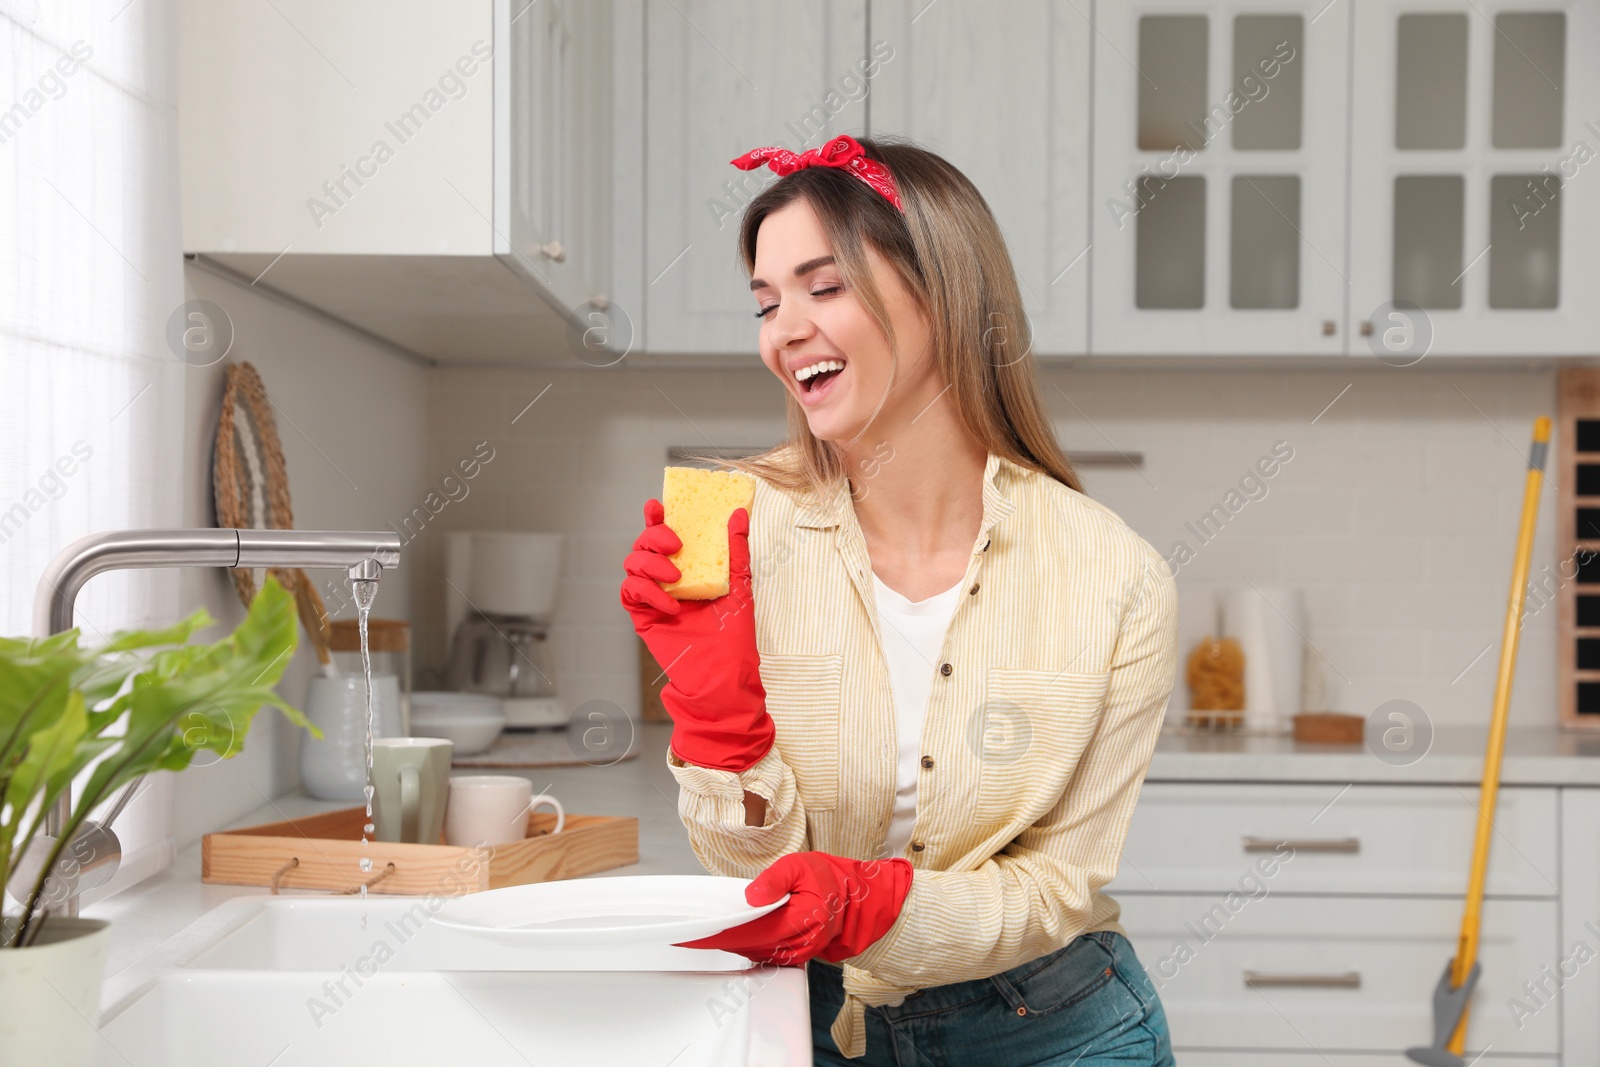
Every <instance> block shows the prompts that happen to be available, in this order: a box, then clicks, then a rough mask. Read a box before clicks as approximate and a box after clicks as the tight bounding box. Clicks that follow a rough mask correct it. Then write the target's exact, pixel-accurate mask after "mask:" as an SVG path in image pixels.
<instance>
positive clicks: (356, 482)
mask: <svg viewBox="0 0 1600 1067" xmlns="http://www.w3.org/2000/svg"><path fill="white" fill-rule="evenodd" d="M184 280H185V289H186V290H187V292H186V298H187V299H190V300H196V299H204V300H210V301H212V302H214V303H216V304H217V305H219V306H220V307H222V308H223V310H224V311H226V312H227V314H228V317H229V318H230V319H231V320H232V322H233V328H234V336H235V339H234V343H233V347H232V349H231V350H230V351H229V353H228V355H227V357H226V359H225V360H223V362H221V363H218V364H216V365H214V366H211V367H205V368H190V369H189V370H188V371H187V375H188V378H187V382H186V388H185V393H186V397H187V402H186V407H187V410H186V414H185V427H184V433H185V446H184V457H185V467H184V470H183V471H182V478H183V488H184V501H185V503H184V523H185V525H188V526H212V525H215V523H216V514H215V509H214V506H213V503H212V500H213V498H212V492H211V462H212V439H213V437H214V435H215V433H216V426H217V415H218V412H219V411H220V409H221V403H222V377H223V371H224V370H225V368H226V366H227V364H229V363H236V362H243V361H248V362H250V363H252V364H254V365H255V368H256V370H257V371H258V372H259V373H260V374H261V378H262V381H263V382H264V383H265V385H266V390H267V396H268V397H269V398H270V399H271V401H272V403H273V406H274V408H275V412H274V414H275V417H276V420H277V427H278V437H279V439H280V441H281V442H282V444H283V453H284V458H285V462H286V464H287V467H288V473H289V489H290V495H291V499H292V502H293V505H294V517H295V526H296V527H297V528H299V529H303V530H310V529H334V530H365V529H372V530H383V529H386V528H387V525H386V524H387V522H388V520H389V519H390V518H391V517H393V516H397V515H400V514H403V513H405V512H406V511H408V510H410V508H411V506H412V505H413V504H414V503H415V501H416V499H417V498H418V496H419V495H420V488H421V485H422V482H423V467H424V464H423V460H424V458H425V456H426V445H425V442H424V439H423V437H424V435H423V427H424V426H425V425H426V394H427V385H428V372H427V369H426V368H425V367H424V366H423V365H421V364H419V363H418V362H416V361H414V360H413V359H411V358H409V357H406V356H404V355H401V354H399V353H398V352H397V351H396V350H395V349H393V348H391V347H389V346H387V345H384V344H382V343H380V342H377V341H374V340H371V339H369V338H367V337H365V336H364V335H361V334H358V333H356V332H355V331H353V330H350V329H349V328H347V327H344V326H341V325H339V324H337V323H334V322H333V321H331V320H329V319H327V318H324V317H323V316H321V315H318V314H315V313H313V312H309V311H306V310H304V309H302V308H299V307H296V306H294V305H291V304H286V303H284V302H282V301H279V300H277V299H275V298H272V297H271V296H269V295H266V294H264V293H262V292H261V291H260V290H257V289H253V288H251V287H250V286H248V285H247V284H242V283H240V282H236V281H233V280H229V279H225V278H221V277H218V276H217V275H215V274H212V273H209V272H207V271H206V270H204V269H201V268H198V267H195V266H193V265H190V266H188V267H186V268H185V271H184ZM414 575H415V568H414V566H413V565H412V560H411V559H410V558H409V556H408V555H407V554H406V553H402V554H401V563H400V567H399V569H398V570H397V571H395V572H393V573H392V574H390V575H386V576H385V578H384V580H383V583H382V586H381V587H380V589H379V591H378V599H377V602H376V604H375V605H374V607H373V613H374V614H375V615H379V616H383V617H390V618H393V617H399V618H409V617H410V616H411V612H410V602H411V590H412V589H413V588H414V585H415V579H414ZM311 576H312V578H313V579H314V580H315V581H316V584H317V587H318V590H319V591H320V592H322V593H323V597H324V600H326V601H328V607H329V609H330V611H333V613H334V614H335V616H341V615H345V616H347V615H350V614H352V612H351V611H349V610H346V611H342V612H341V611H335V610H334V608H335V607H336V603H335V601H334V600H333V596H332V594H331V593H330V592H329V591H328V587H327V586H326V584H325V583H326V582H327V581H330V580H331V581H334V582H336V583H339V584H340V585H342V583H343V581H344V575H343V574H342V573H338V572H333V571H321V572H311ZM180 596H181V603H182V605H183V610H184V611H185V612H189V611H193V610H194V609H195V608H197V607H201V606H204V607H205V608H207V609H208V610H209V611H210V612H211V614H212V615H214V616H215V617H216V618H217V619H218V620H219V625H218V626H217V627H214V628H213V629H212V630H210V631H208V632H206V633H205V634H202V635H200V637H201V638H204V639H210V640H215V639H216V638H217V637H220V636H221V635H222V634H224V633H226V632H227V629H229V628H231V627H233V626H234V625H237V623H238V622H239V620H240V619H242V618H243V617H244V607H243V605H241V604H240V602H239V598H238V595H237V594H236V593H235V592H234V588H233V583H232V581H231V580H230V579H229V577H228V573H227V571H224V570H189V571H185V572H184V573H183V578H182V584H181V593H180ZM300 641H301V644H300V647H299V649H297V650H296V652H295V656H294V661H293V662H292V663H291V665H290V667H289V669H288V671H287V673H286V674H285V675H284V680H283V682H282V684H281V686H280V692H282V694H283V695H284V697H285V698H286V699H287V700H288V701H289V702H290V703H291V704H294V705H296V706H301V707H303V706H304V700H305V692H306V681H307V679H308V678H309V677H310V674H311V672H312V670H313V669H314V667H315V663H316V657H315V655H314V654H313V653H312V651H311V649H310V646H309V644H308V643H307V642H306V639H305V633H304V631H303V630H302V631H301V634H300ZM299 735H300V731H299V730H298V729H296V728H293V727H291V726H289V725H288V724H287V723H286V722H285V721H284V720H283V719H282V718H281V716H279V715H278V713H277V712H275V711H273V710H272V709H267V708H264V709H262V711H261V712H260V713H259V714H258V715H257V717H256V720H255V723H254V726H253V728H252V729H251V732H250V734H249V735H248V737H247V739H246V742H245V747H244V751H243V752H241V753H240V754H239V755H237V756H236V757H234V758H233V759H231V760H227V761H218V762H216V763H214V764H211V765H208V766H197V767H193V768H191V769H190V770H188V771H185V772H184V773H182V774H181V775H179V776H178V781H177V783H176V787H175V796H174V803H173V807H174V829H173V837H174V840H175V841H176V843H177V845H178V847H179V848H182V847H184V846H185V845H188V844H191V843H193V842H194V841H197V840H198V839H199V838H200V836H201V835H202V834H204V833H207V832H209V831H211V830H213V829H216V828H217V827H219V826H222V825H225V824H226V823H229V822H232V821H234V820H236V819H238V818H239V817H240V816H242V815H244V814H245V813H247V812H249V811H251V810H253V809H255V808H258V807H261V806H262V805H263V804H265V803H267V800H268V798H271V797H276V796H278V795H280V794H282V793H284V792H286V791H288V790H291V789H293V788H294V787H295V786H296V785H297V784H298V783H299V769H298V752H299V748H298V746H299Z"/></svg>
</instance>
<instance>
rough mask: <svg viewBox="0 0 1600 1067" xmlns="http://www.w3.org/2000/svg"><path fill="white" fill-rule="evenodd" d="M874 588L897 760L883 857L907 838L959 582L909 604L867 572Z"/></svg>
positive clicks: (893, 852)
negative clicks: (926, 727)
mask: <svg viewBox="0 0 1600 1067" xmlns="http://www.w3.org/2000/svg"><path fill="white" fill-rule="evenodd" d="M872 585H873V588H874V589H875V590H876V593H877V605H878V630H879V633H880V634H881V635H882V639H883V658H884V659H885V660H886V661H887V662H888V665H889V691H890V693H891V694H892V695H893V696H894V714H895V736H896V737H897V738H898V740H899V760H898V762H897V765H896V769H895V795H894V813H893V815H891V816H890V818H889V831H888V833H887V834H886V835H885V842H886V843H887V846H888V849H887V852H886V853H885V854H886V855H888V856H898V855H900V854H901V853H903V852H904V851H905V848H906V846H907V845H908V844H910V843H911V827H912V824H914V823H915V822H916V819H917V778H918V776H919V775H920V774H921V773H922V756H923V752H922V724H923V720H924V719H926V718H927V714H928V698H929V697H930V696H932V694H933V677H934V673H935V671H936V670H937V669H938V663H939V652H940V650H941V649H942V648H943V647H944V635H945V631H946V630H948V629H949V628H950V618H951V616H952V615H954V614H955V610H956V601H957V600H958V599H960V594H961V583H959V582H957V583H956V584H955V585H954V586H952V587H951V588H949V589H947V590H945V591H944V592H942V593H939V594H938V595H937V596H931V597H929V598H928V599H927V600H919V601H917V602H916V603H912V602H911V601H909V600H907V599H906V598H905V597H903V596H901V595H900V594H899V593H897V592H895V591H894V590H893V589H890V588H889V587H888V586H886V585H884V584H883V581H882V579H880V578H879V577H878V576H877V574H873V576H872Z"/></svg>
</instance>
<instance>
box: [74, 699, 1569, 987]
mask: <svg viewBox="0 0 1600 1067" xmlns="http://www.w3.org/2000/svg"><path fill="white" fill-rule="evenodd" d="M639 731H640V737H639V747H640V753H639V755H638V756H637V757H635V758H633V759H629V760H624V761H622V762H620V763H616V764H612V765H610V766H604V767H591V766H583V765H579V766H572V767H549V768H539V769H534V770H527V771H521V772H516V773H520V774H522V775H523V776H524V777H527V778H529V779H531V780H532V782H533V784H534V788H535V789H537V790H545V791H549V792H551V793H554V794H555V795H556V796H557V797H559V798H560V800H561V802H562V803H563V804H564V805H565V806H566V809H567V811H569V812H575V813H582V814H596V815H632V816H636V817H638V819H639V862H638V863H636V864H630V865H629V866H626V867H617V868H615V869H613V870H609V871H601V872H598V873H596V874H594V875H589V876H587V877H594V878H604V877H608V876H617V875H638V874H703V873H704V868H702V867H701V866H700V861H699V860H697V859H696V858H695V855H694V853H693V851H692V850H691V849H690V848H689V840H688V836H687V835H686V834H685V832H684V829H683V824H682V822H681V821H680V820H679V818H678V811H677V795H678V787H677V782H676V781H675V780H674V779H673V777H672V774H671V772H670V771H669V770H668V769H667V766H666V762H665V758H664V756H665V751H666V745H667V739H668V738H669V737H670V736H671V728H670V726H668V725H667V724H662V723H642V724H640V726H639ZM1485 733H1486V731H1485V729H1482V728H1468V727H1448V728H1441V729H1439V730H1438V731H1437V732H1436V733H1435V736H1434V738H1433V742H1432V744H1431V746H1430V748H1429V749H1428V751H1427V754H1426V755H1424V756H1423V757H1422V758H1421V759H1419V760H1417V761H1415V762H1414V763H1411V764H1409V765H1407V766H1393V765H1390V764H1388V763H1385V762H1383V761H1382V760H1380V759H1379V758H1378V757H1377V756H1376V755H1374V754H1373V753H1372V752H1370V751H1368V750H1367V748H1366V747H1364V746H1360V745H1355V746H1347V745H1337V746H1329V745H1297V744H1296V743H1295V742H1294V741H1293V740H1292V739H1291V738H1290V737H1288V736H1267V735H1260V734H1231V735H1230V734H1196V733H1190V732H1187V731H1182V730H1174V729H1169V730H1168V731H1166V732H1165V733H1163V735H1162V737H1161V740H1160V741H1159V742H1158V744H1157V747H1156V753H1155V756H1154V758H1153V760H1152V761H1151V765H1150V773H1149V775H1148V778H1147V780H1149V781H1152V782H1162V781H1166V782H1336V783H1348V782H1374V783H1385V784H1420V783H1455V784H1461V785H1468V784H1476V783H1477V782H1478V780H1479V778H1480V776H1481V773H1482V769H1483V749H1484V741H1485ZM457 773H460V774H471V773H481V772H476V771H473V770H467V769H461V770H458V771H457ZM507 773H510V772H507ZM1501 781H1502V782H1503V783H1504V784H1506V785H1544V786H1600V734H1595V735H1580V734H1571V733H1563V732H1561V731H1559V730H1557V729H1554V728H1538V727H1521V728H1514V729H1512V730H1511V731H1509V733H1508V734H1507V739H1506V755H1505V760H1504V767H1503V774H1502V776H1501ZM348 806H349V802H348V801H322V800H315V799H313V798H311V797H309V796H307V795H305V794H304V793H293V794H289V795H287V796H284V797H280V798H279V799H278V800H276V801H275V802H273V803H270V804H267V805H264V806H263V807H261V808H258V809H256V810H255V811H253V812H251V813H250V814H249V815H246V816H245V817H244V818H242V819H240V820H239V821H238V822H237V823H236V824H234V825H235V826H254V825H259V824H261V823H268V822H276V821H279V820H282V819H288V818H293V817H297V816H300V815H305V814H309V813H313V812H319V811H328V810H332V809H335V808H341V807H348ZM266 892H267V890H266V889H264V888H259V887H252V886H229V885H204V884H202V883H201V881H200V846H199V844H195V845H192V846H190V847H189V848H186V849H184V850H182V851H181V852H179V853H178V857H177V860H176V861H175V862H174V863H173V865H172V866H171V867H169V868H167V869H166V870H164V871H162V872H161V873H160V874H157V875H155V876H153V877H152V878H150V879H148V880H146V881H145V882H143V883H141V884H140V885H138V886H135V887H134V888H133V889H130V890H128V891H127V892H124V893H120V894H118V895H117V896H115V897H112V898H110V899H109V900H104V901H99V902H97V903H95V904H93V905H91V906H89V907H86V908H85V909H84V911H83V914H84V915H86V916H90V917H94V918H102V919H110V920H112V936H111V943H110V946H109V950H108V956H107V961H106V974H107V976H108V977H109V976H113V975H116V974H117V973H119V972H120V971H122V970H123V969H124V968H126V967H128V966H129V965H131V964H133V963H135V962H136V961H138V960H139V959H140V958H142V957H143V956H144V955H145V954H146V953H148V952H150V951H151V950H153V949H155V948H156V947H157V946H159V945H161V944H162V943H163V942H165V941H166V940H167V939H168V938H170V937H172V936H173V935H174V934H176V933H178V932H179V931H180V930H182V929H183V928H184V927H185V926H187V925H189V924H190V923H191V922H193V921H194V920H195V919H196V918H198V917H199V916H200V915H202V914H204V913H205V912H207V911H209V910H211V909H212V908H214V907H216V906H217V905H219V904H221V903H222V902H223V901H226V900H230V899H232V898H234V897H238V896H246V895H250V894H265V893H266ZM294 892H296V891H294V890H285V893H286V894H290V893H294ZM301 892H304V891H301Z"/></svg>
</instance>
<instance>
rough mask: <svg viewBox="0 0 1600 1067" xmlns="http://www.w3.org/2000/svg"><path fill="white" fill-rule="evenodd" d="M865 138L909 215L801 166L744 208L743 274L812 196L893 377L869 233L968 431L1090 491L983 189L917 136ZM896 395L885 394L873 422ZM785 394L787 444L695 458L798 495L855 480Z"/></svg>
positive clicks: (835, 175)
mask: <svg viewBox="0 0 1600 1067" xmlns="http://www.w3.org/2000/svg"><path fill="white" fill-rule="evenodd" d="M857 140H859V141H860V142H861V146H862V147H863V148H864V149H865V150H866V155H867V158H869V159H874V160H878V161H879V162H881V163H883V164H884V165H886V166H887V167H888V168H889V171H890V173H892V174H893V175H894V180H895V184H896V186H897V187H898V189H899V192H900V202H901V203H902V204H904V205H905V214H904V215H903V216H902V215H901V213H900V212H899V211H897V210H896V209H895V207H894V205H893V204H891V203H889V202H888V201H887V200H886V199H884V197H883V196H881V195H880V194H879V193H877V192H875V191H874V190H873V189H872V188H871V187H869V186H868V185H867V184H866V183H865V182H863V181H861V180H860V179H859V178H856V177H854V176H852V175H850V174H847V173H845V172H844V171H842V170H840V169H838V168H835V167H823V166H814V167H807V168H805V169H803V170H798V171H795V172H794V173H792V174H789V175H786V176H785V177H782V178H780V179H778V180H777V181H776V182H773V183H772V184H771V185H769V186H768V187H767V188H765V189H763V190H762V191H761V192H760V193H759V194H758V195H757V196H756V197H755V199H753V200H752V201H750V204H749V206H748V207H746V208H745V213H744V218H743V221H742V222H741V224H740V227H739V255H740V258H741V259H742V261H743V265H744V269H745V274H746V275H747V276H748V275H751V274H753V272H754V271H755V259H756V235H757V232H758V231H759V230H760V228H761V223H762V221H763V220H764V219H765V218H766V217H767V216H768V215H769V214H771V213H772V212H774V211H776V210H778V209H779V208H781V207H784V206H786V205H788V204H790V203H792V202H793V201H795V200H797V199H801V198H804V199H805V200H806V201H807V202H808V203H809V204H810V205H811V207H812V209H813V210H814V211H815V212H816V214H817V217H818V218H819V219H820V220H821V222H822V227H823V230H824V231H825V232H826V234H827V236H828V243H829V244H830V245H831V246H832V252H833V255H834V258H835V261H836V263H837V265H838V267H839V272H840V274H841V275H842V276H843V278H844V282H845V286H846V287H847V288H848V289H850V290H853V291H854V292H856V293H859V294H860V295H861V300H862V303H864V304H865V305H866V307H867V310H868V312H869V313H870V314H871V315H872V317H873V319H874V320H875V321H876V322H877V323H878V326H879V328H880V329H881V330H882V331H883V333H884V336H885V337H886V338H887V339H888V341H889V350H890V354H891V359H892V361H893V363H892V365H891V371H890V380H891V382H892V381H893V378H894V373H895V368H896V367H897V366H898V359H899V351H898V348H897V347H896V343H895V337H894V329H893V327H892V326H891V325H890V323H889V316H888V312H887V310H886V308H885V306H884V302H883V295H882V294H881V293H880V292H879V291H878V288H877V286H876V285H874V284H873V280H872V268H871V266H870V264H869V263H868V261H867V257H866V254H865V252H864V250H863V247H862V241H863V239H865V240H866V241H868V242H870V243H871V244H872V246H873V248H874V249H875V250H876V251H877V252H878V253H879V255H881V256H882V257H883V258H884V259H885V260H887V261H888V263H889V264H890V265H891V266H892V267H893V268H894V270H895V271H896V273H897V274H898V275H899V277H900V280H901V282H902V284H904V285H905V287H906V289H907V290H908V291H909V292H910V293H911V295H912V297H913V298H914V300H915V301H916V303H917V305H918V307H919V308H920V309H921V311H922V313H923V314H924V315H926V316H927V317H928V320H929V324H930V327H931V329H930V333H931V336H932V347H933V358H934V361H935V365H936V366H937V367H938V368H939V371H940V373H941V374H942V376H943V377H944V380H945V381H946V382H948V383H949V386H950V388H949V392H948V395H949V397H950V400H951V402H952V403H954V404H955V408H956V413H957V416H958V417H959V418H960V420H961V422H962V424H963V425H964V426H965V427H966V429H967V432H969V433H970V434H972V436H973V438H974V439H975V440H976V441H978V443H980V444H982V445H983V446H985V447H986V448H987V449H988V450H989V451H990V452H994V453H997V454H999V455H1001V456H1003V457H1005V458H1006V459H1009V460H1011V461H1012V462H1014V463H1016V464H1018V465H1019V466H1022V467H1026V468H1030V469H1032V470H1036V471H1039V472H1041V473H1043V474H1046V475H1048V476H1050V477H1051V478H1054V479H1055V480H1056V481H1058V482H1063V483H1065V484H1066V485H1068V486H1071V487H1072V488H1073V489H1076V490H1078V491H1079V492H1082V491H1083V487H1082V485H1081V484H1080V483H1079V481H1078V476H1077V473H1076V472H1075V471H1074V470H1073V469H1072V464H1071V463H1070V462H1069V461H1068V459H1067V457H1066V455H1065V454H1064V453H1063V452H1062V450H1061V446H1060V444H1059V442H1057V440H1056V436H1055V431H1054V430H1053V429H1052V427H1051V425H1050V419H1049V417H1048V416H1047V415H1046V414H1045V409H1044V403H1043V401H1042V400H1041V399H1040V395H1039V385H1038V376H1037V369H1036V366H1035V362H1034V357H1033V354H1032V337H1031V333H1030V330H1029V327H1028V319H1027V316H1026V314H1025V313H1024V311H1023V306H1022V295H1021V293H1020V291H1019V290H1018V288H1017V278H1016V273H1015V271H1014V269H1013V268H1012V265H1011V256H1010V254H1009V253H1008V252H1007V251H1006V244H1005V238H1004V237H1003V236H1002V235H1001V233H1000V227H999V225H998V224H997V223H996V222H995V219H994V215H993V214H992V213H991V212H990V210H989V205H988V204H987V203H986V202H985V201H984V199H983V195H982V194H981V193H979V192H978V190H977V188H976V187H975V186H974V185H973V184H972V182H971V181H969V180H968V179H967V177H966V175H964V174H962V173H961V172H960V171H959V170H957V169H956V168H955V167H953V166H951V165H950V163H949V162H948V161H946V160H945V159H944V158H943V157H941V156H938V155H936V154H934V153H933V152H930V151H928V150H927V149H925V148H922V147H919V146H918V145H916V144H913V143H912V142H910V141H908V140H905V139H902V138H870V139H869V138H865V137H861V138H857ZM786 395H787V394H786ZM887 398H888V394H887V392H886V393H885V395H884V398H883V400H880V401H879V403H878V409H877V410H875V411H874V412H873V415H872V418H873V419H876V418H877V415H878V411H881V410H882V408H883V403H884V400H887ZM787 401H788V424H789V438H788V440H787V441H785V442H784V443H783V444H781V445H779V446H777V447H776V448H773V449H770V450H768V451H766V452H763V453H761V454H760V455H756V456H751V457H748V458H743V459H732V458H725V457H720V456H710V455H707V456H701V457H697V458H700V459H704V460H708V461H711V462H715V463H718V464H721V465H722V466H725V467H731V468H734V469H737V470H742V471H746V472H748V473H750V474H753V475H756V476H758V477H761V478H765V479H766V480H768V481H769V482H771V483H772V484H774V485H776V486H778V487H780V488H783V489H787V490H790V491H792V492H807V491H813V492H819V493H821V492H825V491H826V490H827V489H828V488H829V487H831V486H835V485H837V483H838V481H839V479H840V478H844V477H846V476H847V471H846V469H845V468H846V461H845V458H844V456H843V455H842V454H841V451H840V449H839V448H838V446H837V445H835V444H833V443H832V442H829V441H823V440H819V439H818V438H817V437H816V436H815V435H814V434H812V432H811V428H810V426H809V425H808V424H807V422H806V417H805V412H804V409H802V408H801V406H800V404H799V402H798V401H796V400H795V399H794V397H793V396H792V395H787ZM870 421H871V420H869V424H870Z"/></svg>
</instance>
